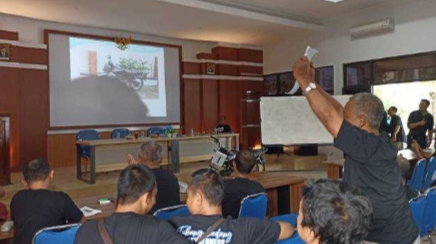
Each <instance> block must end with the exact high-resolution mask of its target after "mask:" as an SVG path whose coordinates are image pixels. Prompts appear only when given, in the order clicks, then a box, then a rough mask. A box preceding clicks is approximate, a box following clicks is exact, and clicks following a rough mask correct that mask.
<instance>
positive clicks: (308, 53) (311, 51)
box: [285, 46, 318, 95]
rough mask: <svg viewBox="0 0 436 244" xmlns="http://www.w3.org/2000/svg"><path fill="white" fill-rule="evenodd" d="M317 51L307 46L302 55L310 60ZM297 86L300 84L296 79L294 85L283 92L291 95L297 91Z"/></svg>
mask: <svg viewBox="0 0 436 244" xmlns="http://www.w3.org/2000/svg"><path fill="white" fill-rule="evenodd" d="M317 53H318V51H317V50H316V49H314V48H311V47H310V46H307V48H306V52H304V56H306V57H307V58H308V59H309V60H310V61H312V58H313V56H315V54H317ZM299 88H300V85H299V84H298V81H295V84H294V87H293V88H292V89H291V90H290V91H289V92H285V94H288V95H293V94H295V93H296V92H297V91H298V89H299Z"/></svg>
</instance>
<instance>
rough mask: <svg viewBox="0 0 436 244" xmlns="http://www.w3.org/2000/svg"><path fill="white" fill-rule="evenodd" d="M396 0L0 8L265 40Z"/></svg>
mask: <svg viewBox="0 0 436 244" xmlns="http://www.w3.org/2000/svg"><path fill="white" fill-rule="evenodd" d="M394 1H398V0H345V1H344V2H340V3H337V4H334V3H329V2H325V1H323V0H1V4H0V12H1V13H6V14H13V15H19V16H25V17H30V18H35V19H41V20H48V21H56V22H61V23H67V24H75V25H84V26H93V27H101V28H109V29H116V30H126V31H131V32H137V33H145V34H153V35H159V36H167V37H174V38H183V39H192V40H202V41H217V42H231V43H243V44H253V45H266V44H269V43H274V42H277V41H280V40H281V39H282V38H284V37H285V36H287V35H289V33H292V34H293V35H295V33H297V32H298V31H301V30H302V29H306V30H310V31H322V30H323V21H325V20H326V19H329V18H334V17H336V16H339V15H343V14H347V13H350V12H353V11H358V10H361V9H364V8H368V7H372V6H375V5H378V4H384V3H387V2H394Z"/></svg>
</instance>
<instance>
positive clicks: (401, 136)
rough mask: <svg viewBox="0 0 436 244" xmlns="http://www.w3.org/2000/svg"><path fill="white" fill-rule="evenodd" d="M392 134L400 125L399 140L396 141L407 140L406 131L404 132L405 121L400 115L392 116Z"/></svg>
mask: <svg viewBox="0 0 436 244" xmlns="http://www.w3.org/2000/svg"><path fill="white" fill-rule="evenodd" d="M390 126H391V130H390V132H391V134H392V133H394V132H395V127H397V126H400V127H401V128H400V131H398V134H397V141H395V142H406V133H405V132H404V126H403V122H402V121H401V118H400V116H398V115H392V117H391V125H390Z"/></svg>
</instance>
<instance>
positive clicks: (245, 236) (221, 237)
mask: <svg viewBox="0 0 436 244" xmlns="http://www.w3.org/2000/svg"><path fill="white" fill-rule="evenodd" d="M219 218H221V216H220V215H212V216H204V215H191V216H176V217H173V218H171V220H170V223H171V224H172V225H173V226H174V227H175V228H177V232H179V233H180V234H182V235H183V236H185V237H186V238H188V240H191V241H197V240H198V239H199V238H200V236H201V235H202V234H203V233H204V232H206V231H207V229H208V228H209V227H210V226H212V225H213V224H214V223H215V222H216V221H217V220H218V219H219ZM279 235H280V225H279V224H278V223H275V222H270V221H267V220H260V219H254V218H240V219H232V218H227V219H226V220H225V221H224V222H223V223H222V224H221V225H220V226H219V227H218V228H217V229H216V230H215V231H213V232H212V233H211V234H210V235H209V236H208V237H207V238H206V239H205V240H204V241H202V242H201V244H206V243H207V244H231V243H235V244H239V243H249V244H268V243H271V244H272V243H275V242H276V241H277V240H278V238H279Z"/></svg>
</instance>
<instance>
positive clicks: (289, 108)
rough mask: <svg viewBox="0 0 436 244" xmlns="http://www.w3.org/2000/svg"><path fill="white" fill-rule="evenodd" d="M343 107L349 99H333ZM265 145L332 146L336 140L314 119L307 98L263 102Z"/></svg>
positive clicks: (283, 98)
mask: <svg viewBox="0 0 436 244" xmlns="http://www.w3.org/2000/svg"><path fill="white" fill-rule="evenodd" d="M334 98H335V99H336V100H338V101H339V103H341V104H342V105H344V106H345V104H346V103H347V102H348V100H349V99H350V96H334ZM260 118H261V133H262V144H265V145H272V144H283V145H293V144H329V143H333V136H332V135H330V133H328V131H327V130H326V129H325V127H324V125H322V124H321V122H320V121H319V119H318V118H317V117H316V116H315V114H314V113H313V111H312V109H311V108H310V106H309V102H308V101H307V99H306V97H304V96H298V97H297V96H293V97H262V98H261V99H260Z"/></svg>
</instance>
